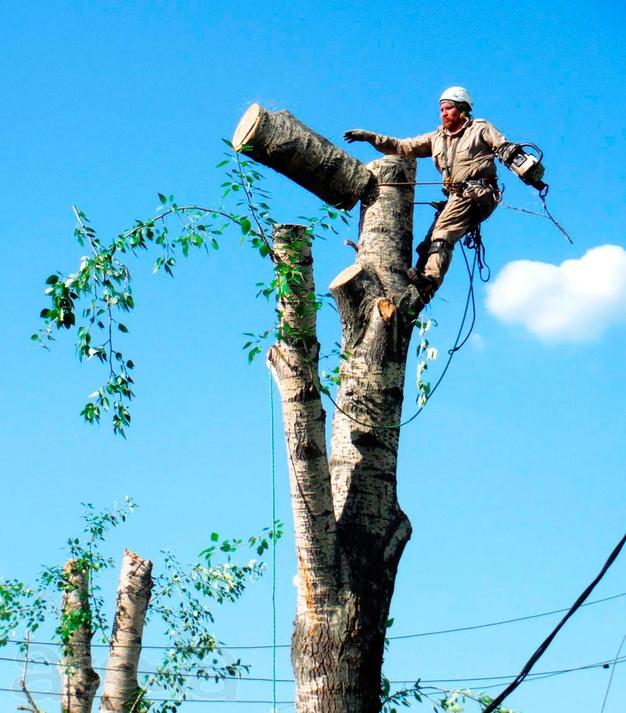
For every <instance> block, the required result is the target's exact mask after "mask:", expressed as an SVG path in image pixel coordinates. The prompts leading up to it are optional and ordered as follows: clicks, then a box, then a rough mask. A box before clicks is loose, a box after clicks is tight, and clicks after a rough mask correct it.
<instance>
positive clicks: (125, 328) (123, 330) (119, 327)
mask: <svg viewBox="0 0 626 713" xmlns="http://www.w3.org/2000/svg"><path fill="white" fill-rule="evenodd" d="M117 328H118V329H119V330H120V332H124V333H125V334H126V333H127V332H128V327H127V326H126V325H125V324H122V323H121V322H118V325H117Z"/></svg>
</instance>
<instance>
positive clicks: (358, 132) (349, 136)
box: [343, 129, 376, 144]
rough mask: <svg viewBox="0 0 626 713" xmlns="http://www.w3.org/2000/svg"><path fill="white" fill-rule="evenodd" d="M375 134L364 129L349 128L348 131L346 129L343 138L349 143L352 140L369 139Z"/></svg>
mask: <svg viewBox="0 0 626 713" xmlns="http://www.w3.org/2000/svg"><path fill="white" fill-rule="evenodd" d="M375 135H376V134H374V133H373V132H371V131H365V130H364V129H350V130H349V131H346V133H345V134H344V135H343V138H344V139H345V140H346V141H347V142H348V143H349V144H351V143H353V142H354V141H369V140H370V139H371V138H373V137H374V136H375Z"/></svg>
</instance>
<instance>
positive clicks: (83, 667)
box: [60, 560, 100, 713]
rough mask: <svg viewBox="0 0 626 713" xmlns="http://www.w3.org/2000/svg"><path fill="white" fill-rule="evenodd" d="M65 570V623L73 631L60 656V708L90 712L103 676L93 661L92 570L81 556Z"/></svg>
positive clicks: (68, 712) (71, 712)
mask: <svg viewBox="0 0 626 713" xmlns="http://www.w3.org/2000/svg"><path fill="white" fill-rule="evenodd" d="M63 571H64V591H63V603H62V623H63V625H64V626H66V627H69V629H70V630H71V631H72V633H71V634H70V636H69V640H68V641H67V643H66V644H65V645H64V646H63V655H62V657H61V667H60V668H61V710H62V711H63V713H90V711H91V706H92V705H93V699H94V696H95V695H96V691H97V690H98V686H99V684H100V678H99V676H98V674H97V673H96V672H95V671H94V670H93V668H92V661H91V637H92V631H91V609H90V606H89V571H88V569H87V568H86V567H85V566H84V565H83V566H81V563H80V562H79V561H78V560H69V561H68V562H67V563H66V565H65V567H64V570H63Z"/></svg>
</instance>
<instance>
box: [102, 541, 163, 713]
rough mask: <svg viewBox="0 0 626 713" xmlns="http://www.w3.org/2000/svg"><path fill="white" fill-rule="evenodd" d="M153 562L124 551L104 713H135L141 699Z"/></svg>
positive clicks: (106, 683) (108, 665)
mask: <svg viewBox="0 0 626 713" xmlns="http://www.w3.org/2000/svg"><path fill="white" fill-rule="evenodd" d="M151 574H152V562H150V561H149V560H144V559H141V557H139V556H138V555H136V554H134V553H133V552H130V551H129V550H125V551H124V557H123V559H122V566H121V568H120V579H119V585H118V589H117V605H116V609H115V621H114V623H113V634H112V637H111V648H110V651H109V659H108V664H107V675H106V679H105V683H104V693H103V696H102V702H101V705H100V711H101V713H131V712H132V713H135V711H136V710H137V708H138V706H139V702H140V700H141V693H142V692H141V689H140V688H139V682H138V680H137V667H138V664H139V655H140V654H141V641H142V636H143V626H144V622H145V616H146V610H147V608H148V603H149V601H150V594H151V592H152V584H153V583H152V576H151Z"/></svg>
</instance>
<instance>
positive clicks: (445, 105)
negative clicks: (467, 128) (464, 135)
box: [439, 102, 464, 131]
mask: <svg viewBox="0 0 626 713" xmlns="http://www.w3.org/2000/svg"><path fill="white" fill-rule="evenodd" d="M439 114H440V116H441V123H442V125H443V128H444V129H448V131H456V130H457V129H459V128H460V127H461V125H462V124H463V121H464V118H463V117H462V116H461V112H460V111H459V110H458V109H457V108H456V106H455V105H454V104H452V103H451V102H441V103H440V104H439Z"/></svg>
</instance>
